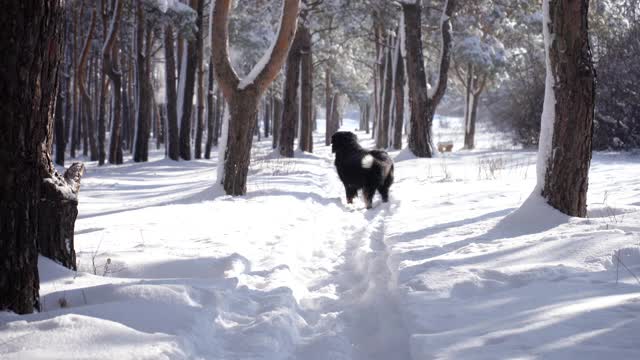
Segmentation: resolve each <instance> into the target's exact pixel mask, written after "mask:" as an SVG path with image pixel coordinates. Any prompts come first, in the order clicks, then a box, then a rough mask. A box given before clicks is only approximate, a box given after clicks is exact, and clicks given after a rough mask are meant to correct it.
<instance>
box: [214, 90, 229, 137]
mask: <svg viewBox="0 0 640 360" xmlns="http://www.w3.org/2000/svg"><path fill="white" fill-rule="evenodd" d="M226 106H227V103H226V102H225V101H224V97H223V96H222V92H221V91H220V87H218V88H217V90H216V113H215V123H214V124H213V146H216V147H217V146H218V139H219V138H220V133H221V128H222V118H223V116H224V112H225V109H226Z"/></svg>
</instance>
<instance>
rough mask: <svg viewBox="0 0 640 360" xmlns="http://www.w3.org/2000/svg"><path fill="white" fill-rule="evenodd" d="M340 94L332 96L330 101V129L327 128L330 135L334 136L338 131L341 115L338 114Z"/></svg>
mask: <svg viewBox="0 0 640 360" xmlns="http://www.w3.org/2000/svg"><path fill="white" fill-rule="evenodd" d="M340 107H341V106H340V94H339V93H335V94H333V100H331V127H330V128H329V130H330V132H331V134H334V133H335V132H336V131H338V130H339V129H340V122H341V120H342V115H341V114H340Z"/></svg>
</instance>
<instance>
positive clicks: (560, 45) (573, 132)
mask: <svg viewBox="0 0 640 360" xmlns="http://www.w3.org/2000/svg"><path fill="white" fill-rule="evenodd" d="M543 8H544V11H545V15H546V16H545V18H548V19H549V20H548V21H549V22H548V23H545V24H543V25H544V36H545V40H546V41H545V42H546V43H547V44H548V45H547V48H546V51H547V87H546V89H547V91H546V93H545V101H544V110H543V123H542V131H541V134H540V150H539V151H540V153H541V154H540V156H539V157H538V161H539V164H538V166H539V168H538V170H539V175H542V174H544V180H543V181H544V184H538V186H541V188H542V196H543V197H544V198H545V199H546V200H547V202H548V203H549V204H550V205H551V206H553V207H554V208H556V209H558V210H560V211H561V212H563V213H565V214H567V215H570V216H579V217H584V216H586V215H587V205H586V201H587V188H588V175H589V166H590V163H591V139H592V135H593V114H594V104H595V101H594V100H595V70H594V68H593V63H592V55H591V48H590V45H589V25H588V12H589V1H588V0H580V1H575V0H544V3H543ZM549 132H551V133H549ZM549 137H550V138H549ZM541 170H543V171H541ZM539 178H540V176H539Z"/></svg>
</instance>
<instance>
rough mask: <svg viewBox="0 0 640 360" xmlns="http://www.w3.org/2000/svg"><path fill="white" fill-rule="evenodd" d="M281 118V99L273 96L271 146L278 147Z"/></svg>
mask: <svg viewBox="0 0 640 360" xmlns="http://www.w3.org/2000/svg"><path fill="white" fill-rule="evenodd" d="M281 119H282V100H280V99H278V98H277V97H275V96H274V97H273V148H274V149H275V148H277V147H278V142H279V141H280V120H281Z"/></svg>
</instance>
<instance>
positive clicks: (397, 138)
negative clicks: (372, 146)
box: [393, 41, 404, 150]
mask: <svg viewBox="0 0 640 360" xmlns="http://www.w3.org/2000/svg"><path fill="white" fill-rule="evenodd" d="M400 46H402V45H401V44H400V41H398V42H397V45H396V49H395V51H396V74H395V84H394V86H395V89H394V95H395V110H396V113H395V123H394V128H393V148H394V149H395V150H400V149H402V128H403V125H404V124H403V122H404V59H403V58H402V53H401V50H400Z"/></svg>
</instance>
